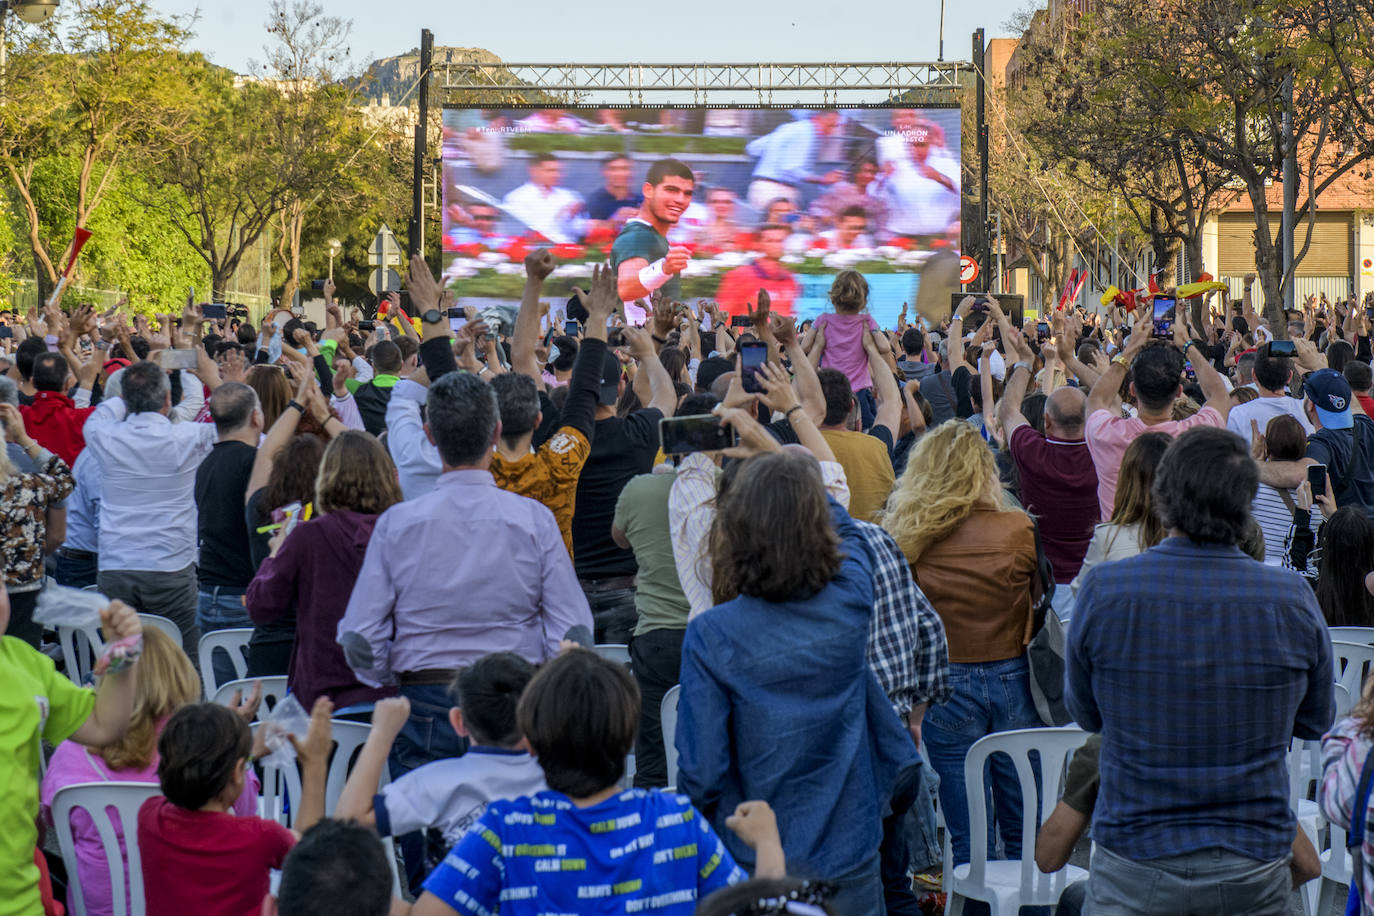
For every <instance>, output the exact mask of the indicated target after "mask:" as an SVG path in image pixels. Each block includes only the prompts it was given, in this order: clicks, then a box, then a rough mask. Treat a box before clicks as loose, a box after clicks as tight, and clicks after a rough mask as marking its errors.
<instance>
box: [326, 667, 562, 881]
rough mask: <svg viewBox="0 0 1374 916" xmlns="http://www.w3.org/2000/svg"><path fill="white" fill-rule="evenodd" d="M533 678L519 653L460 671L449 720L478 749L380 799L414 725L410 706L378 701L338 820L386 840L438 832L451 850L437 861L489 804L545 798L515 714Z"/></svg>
mask: <svg viewBox="0 0 1374 916" xmlns="http://www.w3.org/2000/svg"><path fill="white" fill-rule="evenodd" d="M533 676H534V666H532V665H531V664H530V663H529V662H527V661H525V659H523V658H521V657H520V656H518V655H516V654H515V653H513V652H493V653H492V654H491V655H485V656H483V657H482V658H479V659H478V660H477V661H476V662H475V663H474V664H472V665H469V666H468V667H466V668H464V669H463V670H462V671H460V672H458V677H457V678H456V679H454V681H453V685H452V687H450V690H451V692H452V693H453V695H454V698H455V699H456V700H457V701H458V705H457V706H454V707H453V709H451V710H449V721H450V722H451V723H452V724H453V730H454V731H456V732H457V733H458V734H460V735H462V736H463V737H465V738H467V739H469V740H470V741H471V742H472V744H471V746H470V747H469V748H468V750H467V753H466V754H464V755H463V756H462V757H451V758H449V759H447V760H436V761H434V762H432V763H427V764H425V765H424V766H422V767H418V768H417V769H414V770H411V771H410V772H409V773H407V774H405V775H404V776H402V777H401V778H400V779H398V780H396V781H395V782H393V783H391V784H390V785H387V786H385V787H384V788H382V789H381V790H380V794H379V792H378V788H377V784H378V783H379V782H380V781H381V775H382V769H383V767H384V766H385V765H386V760H387V755H388V754H390V753H391V745H392V743H393V742H394V741H395V740H396V736H397V735H398V734H400V732H401V729H402V728H404V727H405V724H406V721H407V720H408V719H409V718H410V701H409V700H407V699H406V698H405V697H397V698H395V699H389V700H381V701H379V702H378V703H377V706H376V709H375V710H373V713H372V731H371V732H370V733H369V734H368V737H367V743H366V744H364V745H363V750H362V753H361V754H360V755H359V756H358V762H357V763H356V764H355V765H354V767H353V772H352V773H350V774H349V777H348V783H347V784H346V785H345V786H344V790H343V793H342V794H341V795H340V796H339V802H338V804H337V805H336V806H335V808H334V816H335V817H339V818H344V819H353V820H357V821H358V822H359V823H361V824H363V825H364V826H366V827H375V828H376V829H377V832H378V833H379V834H381V835H382V836H403V835H405V834H407V833H411V832H413V831H416V830H429V829H437V830H439V831H440V832H441V833H442V834H443V837H444V844H443V846H444V848H443V850H442V851H441V853H440V855H439V856H437V857H436V858H442V856H443V855H444V854H446V853H447V851H448V848H449V847H451V846H454V845H456V844H457V843H458V841H459V840H460V839H462V837H463V834H465V833H467V832H468V829H469V828H471V827H472V825H473V824H475V823H477V819H478V818H480V817H481V816H482V812H483V811H485V810H486V809H487V805H488V804H489V803H490V802H492V801H494V800H496V799H499V798H518V797H520V796H521V795H533V794H535V793H537V792H542V791H544V790H545V789H546V788H548V787H547V786H546V785H545V784H544V772H543V771H542V770H541V769H540V768H539V764H537V763H536V762H535V760H534V758H533V757H531V756H530V754H529V750H528V749H527V747H526V746H525V739H524V737H523V736H522V735H521V733H520V726H519V725H518V724H517V723H516V714H515V711H516V707H517V705H518V704H519V703H520V694H521V693H523V692H524V690H525V686H526V685H527V684H529V682H530V678H532V677H533Z"/></svg>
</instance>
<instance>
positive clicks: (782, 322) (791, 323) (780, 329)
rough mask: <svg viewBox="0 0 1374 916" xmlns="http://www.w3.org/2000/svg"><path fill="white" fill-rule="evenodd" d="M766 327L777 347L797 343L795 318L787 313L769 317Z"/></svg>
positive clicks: (790, 345)
mask: <svg viewBox="0 0 1374 916" xmlns="http://www.w3.org/2000/svg"><path fill="white" fill-rule="evenodd" d="M768 329H769V330H770V331H771V332H772V333H773V339H774V340H776V341H777V342H778V346H779V347H783V348H787V347H792V346H795V345H796V343H797V319H795V318H793V317H791V316H789V315H773V316H771V317H770V318H769V325H768Z"/></svg>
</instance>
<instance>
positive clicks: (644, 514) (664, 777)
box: [611, 394, 716, 789]
mask: <svg viewBox="0 0 1374 916" xmlns="http://www.w3.org/2000/svg"><path fill="white" fill-rule="evenodd" d="M715 404H716V398H715V397H714V396H713V395H710V394H697V395H692V396H691V397H689V398H687V399H686V400H685V401H683V402H682V406H681V407H679V408H678V410H677V415H678V416H687V415H689V414H692V413H709V412H710V411H711V408H712V407H714V406H715ZM676 479H677V468H676V466H675V465H673V464H668V463H665V464H660V465H658V466H657V467H655V468H654V470H653V473H651V474H640V475H639V476H638V477H634V478H632V479H631V480H630V482H629V483H627V484H625V488H624V489H623V490H621V491H620V498H619V499H618V500H617V502H616V504H615V522H614V524H613V526H612V527H611V537H612V538H613V539H614V540H615V542H616V544H618V545H619V546H621V547H623V548H626V549H628V550H633V551H634V554H635V562H636V563H638V564H639V578H638V580H637V588H636V590H635V611H636V612H637V613H638V615H639V622H638V625H637V626H636V627H635V631H634V635H633V636H632V637H631V639H630V670H631V671H632V673H633V674H634V677H635V680H636V681H638V682H639V693H640V698H641V701H640V705H639V732H638V734H637V736H636V738H635V786H636V787H639V788H645V789H661V788H663V787H665V786H667V785H668V762H667V759H666V756H665V754H664V750H663V728H662V724H661V723H660V721H659V707H660V706H661V704H662V703H663V695H664V694H665V693H667V692H668V691H669V690H670V689H672V687H673V685H675V684H676V683H677V682H678V674H679V671H680V669H681V665H682V638H683V636H684V635H685V634H686V632H687V614H688V612H689V611H690V610H691V605H690V604H689V603H688V602H687V596H686V595H684V594H683V592H682V583H681V582H680V581H679V580H678V576H677V564H676V563H675V562H674V560H673V537H672V530H671V528H670V526H669V524H668V494H669V493H670V492H671V491H672V488H673V481H674V480H676Z"/></svg>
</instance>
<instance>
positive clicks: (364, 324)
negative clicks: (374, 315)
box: [358, 320, 377, 331]
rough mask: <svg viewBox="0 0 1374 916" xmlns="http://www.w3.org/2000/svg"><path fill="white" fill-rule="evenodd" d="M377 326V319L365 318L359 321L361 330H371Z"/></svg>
mask: <svg viewBox="0 0 1374 916" xmlns="http://www.w3.org/2000/svg"><path fill="white" fill-rule="evenodd" d="M376 327H377V322H375V321H368V320H363V321H360V322H358V330H359V331H371V330H374V329H376Z"/></svg>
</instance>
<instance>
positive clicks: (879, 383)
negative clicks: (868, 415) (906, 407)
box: [863, 330, 902, 442]
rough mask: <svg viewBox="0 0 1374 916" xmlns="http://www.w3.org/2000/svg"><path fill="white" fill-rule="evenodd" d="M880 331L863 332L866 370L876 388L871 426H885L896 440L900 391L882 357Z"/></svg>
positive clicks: (900, 407)
mask: <svg viewBox="0 0 1374 916" xmlns="http://www.w3.org/2000/svg"><path fill="white" fill-rule="evenodd" d="M881 333H882V332H881V331H873V332H871V333H870V332H869V331H867V330H865V331H864V332H863V347H864V353H865V355H867V356H868V372H869V374H870V375H871V376H873V387H874V388H876V389H877V395H878V411H877V414H876V415H875V416H874V418H873V426H874V427H878V426H886V427H887V430H888V435H889V436H890V437H891V439H892V441H893V442H896V441H897V430H898V428H900V427H901V425H902V392H901V389H899V388H898V387H897V379H896V378H894V377H893V375H892V370H891V369H889V368H888V365H887V361H886V360H884V359H883V355H882V352H881V350H880V348H879V345H878V342H877V340H875V339H874V338H875V337H876V336H877V335H880V334H881Z"/></svg>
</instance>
